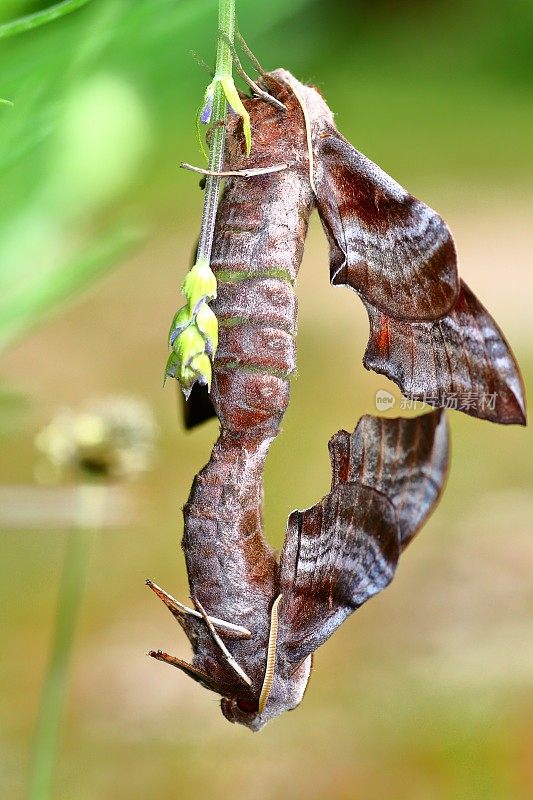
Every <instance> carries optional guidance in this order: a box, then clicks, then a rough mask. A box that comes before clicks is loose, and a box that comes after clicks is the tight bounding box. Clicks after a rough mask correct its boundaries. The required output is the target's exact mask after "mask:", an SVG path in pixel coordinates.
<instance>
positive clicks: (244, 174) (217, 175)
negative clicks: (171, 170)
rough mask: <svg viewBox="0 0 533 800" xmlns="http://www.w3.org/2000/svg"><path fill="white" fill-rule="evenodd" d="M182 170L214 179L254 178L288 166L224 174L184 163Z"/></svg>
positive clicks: (241, 170) (257, 168)
mask: <svg viewBox="0 0 533 800" xmlns="http://www.w3.org/2000/svg"><path fill="white" fill-rule="evenodd" d="M180 167H181V169H187V170H189V172H197V173H198V174H199V175H211V176H213V177H214V178H229V177H235V178H253V177H254V176H256V175H270V174H271V173H272V172H283V170H285V169H288V167H289V165H288V164H273V165H272V166H271V167H254V168H252V169H233V170H232V169H230V170H225V171H222V172H216V171H215V170H212V169H203V167H195V166H194V165H193V164H187V162H186V161H182V162H181V164H180Z"/></svg>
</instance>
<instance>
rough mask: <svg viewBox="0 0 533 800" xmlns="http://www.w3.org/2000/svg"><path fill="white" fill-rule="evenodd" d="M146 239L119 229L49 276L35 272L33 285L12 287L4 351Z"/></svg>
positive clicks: (2, 329) (5, 310)
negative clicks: (56, 307) (8, 345)
mask: <svg viewBox="0 0 533 800" xmlns="http://www.w3.org/2000/svg"><path fill="white" fill-rule="evenodd" d="M143 238H144V235H143V232H142V231H140V230H139V229H138V228H132V227H131V226H126V225H124V226H121V227H118V228H116V229H115V230H113V231H111V232H108V233H106V234H104V235H102V236H101V237H99V238H98V239H97V240H96V241H95V243H94V244H93V245H92V246H91V247H90V248H88V249H87V250H86V251H82V252H78V253H76V255H74V256H72V257H71V258H69V259H68V260H66V261H62V262H58V263H57V264H55V265H54V266H53V267H52V268H51V269H50V271H49V272H48V273H45V274H42V273H39V272H38V271H35V272H34V274H33V276H32V278H31V282H28V283H27V284H26V285H19V286H16V287H14V288H13V287H12V288H11V291H10V292H9V297H8V299H7V302H5V298H4V301H3V303H2V308H1V309H0V349H2V348H3V347H5V346H6V345H7V344H9V343H10V342H12V341H13V340H14V339H15V338H18V337H20V336H21V335H23V334H24V333H26V332H28V331H32V330H34V329H35V327H36V326H37V324H38V323H40V322H41V321H42V319H43V318H44V317H45V316H46V315H47V314H49V313H50V311H51V309H53V308H54V306H56V305H57V304H59V303H61V302H62V301H65V300H67V299H69V298H70V297H72V296H73V295H75V294H76V293H78V292H80V291H81V290H82V289H84V288H86V286H87V285H88V284H89V283H90V282H91V281H93V280H94V279H95V278H97V277H99V276H100V275H102V274H103V273H104V272H106V271H107V270H108V269H109V268H110V267H112V266H114V265H115V264H116V263H117V262H119V261H120V259H122V258H124V256H125V255H126V254H127V253H128V252H130V251H131V249H132V248H133V247H135V246H136V245H138V244H139V242H140V241H141V240H142V239H143Z"/></svg>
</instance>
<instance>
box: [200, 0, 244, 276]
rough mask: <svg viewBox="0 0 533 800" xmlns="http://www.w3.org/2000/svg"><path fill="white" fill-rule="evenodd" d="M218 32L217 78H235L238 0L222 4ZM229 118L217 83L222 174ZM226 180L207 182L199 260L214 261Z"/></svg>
mask: <svg viewBox="0 0 533 800" xmlns="http://www.w3.org/2000/svg"><path fill="white" fill-rule="evenodd" d="M218 31H219V34H220V33H222V34H224V36H218V40H217V57H216V68H215V75H224V74H225V75H231V69H232V63H233V58H232V51H231V47H230V42H231V44H233V38H234V35H235V0H219V3H218ZM226 115H227V102H226V96H225V94H224V90H223V88H222V86H221V84H220V83H217V86H216V88H215V94H214V98H213V113H212V117H211V118H212V121H213V127H212V129H211V134H212V136H211V143H210V148H209V164H208V168H209V170H210V172H221V171H222V168H223V166H224V147H225V143H226ZM221 183H222V179H221V178H218V177H215V176H213V175H209V176H208V177H207V178H206V181H205V197H204V208H203V212H202V226H201V229H200V240H199V242H198V253H197V257H196V260H197V261H200V259H202V260H205V261H207V263H209V262H210V260H211V249H212V247H213V235H214V231H215V220H216V215H217V208H218V198H219V195H220V186H221Z"/></svg>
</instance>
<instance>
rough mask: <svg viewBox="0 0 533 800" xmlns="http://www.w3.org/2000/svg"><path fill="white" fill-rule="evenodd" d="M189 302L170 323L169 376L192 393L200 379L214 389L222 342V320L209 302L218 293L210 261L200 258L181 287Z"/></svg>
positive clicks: (167, 373) (187, 393)
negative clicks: (214, 364) (214, 369)
mask: <svg viewBox="0 0 533 800" xmlns="http://www.w3.org/2000/svg"><path fill="white" fill-rule="evenodd" d="M181 290H182V292H183V294H184V295H185V298H186V300H187V304H186V305H185V306H183V308H181V309H180V310H179V311H178V313H177V314H176V316H175V317H174V319H173V320H172V325H171V326H170V333H169V345H170V347H171V348H172V349H171V352H170V356H169V357H168V361H167V365H166V368H165V375H166V376H167V377H169V378H176V380H177V381H179V383H180V384H181V388H182V389H183V393H184V394H185V396H186V397H188V396H189V394H190V392H191V389H192V387H193V386H194V384H195V383H196V382H198V383H200V384H203V385H207V387H208V388H209V389H210V388H211V377H212V366H211V361H212V359H213V358H214V355H215V353H216V349H217V345H218V322H217V318H216V316H215V315H214V313H213V312H212V311H211V309H210V308H209V305H208V303H209V302H211V300H214V299H215V297H216V295H217V282H216V278H215V276H214V274H213V272H212V270H211V268H210V267H209V264H208V263H207V261H205V260H203V259H199V260H198V261H197V262H196V264H195V265H194V267H193V268H192V269H191V270H190V271H189V272H188V273H187V277H186V278H185V281H184V282H183V286H182V287H181Z"/></svg>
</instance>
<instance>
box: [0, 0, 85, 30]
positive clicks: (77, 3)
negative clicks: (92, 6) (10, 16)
mask: <svg viewBox="0 0 533 800" xmlns="http://www.w3.org/2000/svg"><path fill="white" fill-rule="evenodd" d="M89 2H91V0H63V2H62V3H56V4H55V5H53V6H50V8H45V9H43V10H42V11H36V12H35V14H27V15H26V16H25V17H19V18H18V19H14V20H13V21H12V22H4V24H3V25H0V39H6V38H7V37H8V36H16V35H17V34H18V33H26V32H27V31H31V30H33V29H34V28H38V27H39V26H41V25H46V24H47V23H48V22H53V21H54V20H56V19H60V17H63V16H65V14H70V13H71V12H72V11H76V9H78V8H81V7H82V6H85V5H87V3H89Z"/></svg>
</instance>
